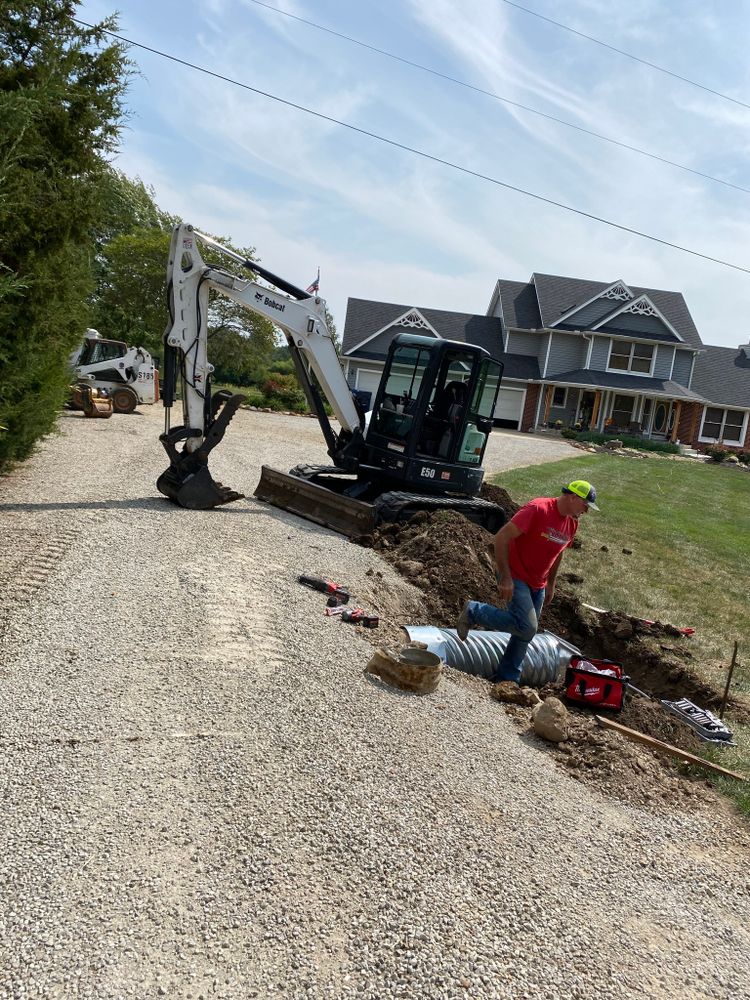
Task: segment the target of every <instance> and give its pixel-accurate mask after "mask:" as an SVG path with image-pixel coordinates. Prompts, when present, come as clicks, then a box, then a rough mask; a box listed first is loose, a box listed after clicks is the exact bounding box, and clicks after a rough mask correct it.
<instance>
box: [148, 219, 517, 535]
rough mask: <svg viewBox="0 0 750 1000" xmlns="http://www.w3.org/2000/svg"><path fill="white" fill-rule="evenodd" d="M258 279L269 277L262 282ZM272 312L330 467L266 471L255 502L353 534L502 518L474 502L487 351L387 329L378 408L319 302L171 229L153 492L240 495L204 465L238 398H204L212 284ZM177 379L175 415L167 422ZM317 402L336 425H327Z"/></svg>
mask: <svg viewBox="0 0 750 1000" xmlns="http://www.w3.org/2000/svg"><path fill="white" fill-rule="evenodd" d="M200 244H204V245H206V246H210V247H212V248H213V249H214V250H218V251H221V252H222V253H224V254H226V255H228V256H229V257H230V258H232V259H233V260H235V261H237V262H239V263H240V264H242V265H243V266H244V267H245V268H247V270H248V271H249V272H250V274H249V275H248V277H247V278H240V277H237V276H235V275H233V274H230V273H229V272H227V271H224V270H222V269H220V268H217V267H213V266H209V265H207V264H206V263H205V262H204V260H203V258H202V257H201V254H200V250H199V245H200ZM256 276H258V277H260V278H262V279H263V280H264V281H265V282H267V283H268V284H270V285H272V286H273V288H268V287H266V286H265V285H261V284H259V283H258V281H257V279H256ZM210 289H213V290H214V291H216V292H218V293H219V294H221V295H225V296H227V297H228V298H230V299H232V300H233V301H235V302H238V303H239V304H240V305H242V306H244V307H245V308H247V309H248V310H250V311H251V312H254V313H257V314H259V315H261V316H264V317H266V319H269V320H271V322H272V323H274V324H275V325H276V326H277V327H279V328H280V329H281V330H282V331H283V332H284V334H285V336H286V340H287V344H288V345H289V351H290V353H291V356H292V359H293V361H294V366H295V370H296V373H297V377H298V379H299V382H300V384H301V386H302V389H303V390H304V393H305V396H306V398H307V401H308V404H309V406H310V408H311V410H312V411H313V412H314V413H315V414H316V415H317V418H318V421H319V423H320V426H321V430H322V432H323V436H324V438H325V441H326V444H327V446H328V454H329V456H330V458H331V460H332V463H333V464H332V465H331V466H309V465H303V466H297V467H296V468H294V469H292V470H291V471H290V472H289V473H284V472H280V471H278V470H276V469H271V468H270V467H268V466H263V469H262V474H261V479H260V482H259V484H258V486H257V487H256V489H255V496H257V497H258V498H259V499H261V500H265V501H267V502H269V503H271V504H273V505H275V506H278V507H282V508H284V509H285V510H289V511H292V512H293V513H295V514H298V515H300V516H302V517H305V518H308V519H309V520H312V521H315V522H317V523H318V524H322V525H325V526H326V527H329V528H333V529H334V530H336V531H340V532H342V533H343V534H346V535H350V536H352V537H357V536H362V535H365V534H368V533H370V532H371V531H373V530H374V528H375V527H376V526H377V525H378V524H380V523H382V522H384V521H397V520H405V519H407V518H408V517H410V516H412V515H413V514H415V513H416V512H417V511H420V510H427V511H431V510H441V509H447V510H455V511H458V512H460V513H462V514H464V515H465V516H466V517H467V518H469V519H470V520H472V521H475V522H476V523H479V524H482V525H483V526H485V527H486V528H487V529H488V530H489V531H492V532H495V531H497V530H498V529H499V528H500V527H501V526H502V524H503V523H504V520H505V517H504V515H503V512H502V511H501V510H500V508H499V507H498V506H497V505H496V504H493V503H489V502H488V501H486V500H484V499H482V498H481V497H479V496H478V494H479V490H480V487H481V485H482V478H483V475H484V473H483V471H482V468H481V463H482V457H483V455H484V450H485V446H486V444H487V437H488V435H489V433H490V430H491V429H492V414H493V411H494V408H495V403H496V399H497V393H498V390H499V387H500V380H501V378H502V370H503V366H502V364H501V363H500V362H499V361H496V360H494V359H493V358H491V357H490V355H489V354H488V353H487V351H485V350H483V349H482V348H481V347H477V346H473V345H471V344H465V343H460V342H457V341H449V340H441V339H438V338H434V339H433V338H431V337H424V336H417V335H413V334H410V333H401V334H398V335H396V336H395V337H394V339H393V341H392V343H391V345H390V347H389V350H388V356H387V359H386V362H385V367H384V371H383V376H382V378H381V381H380V385H379V387H378V389H377V392H376V394H375V400H374V405H373V408H372V411H371V412H370V413H369V414H367V415H365V413H364V411H363V410H362V408H361V406H360V405H359V403H358V402H357V401H356V400H355V398H354V397H353V396H352V392H351V390H350V388H349V386H348V384H347V382H346V378H345V376H344V373H343V371H342V368H341V365H340V363H339V359H338V356H337V354H336V350H335V348H334V345H333V341H332V339H331V334H330V332H329V330H328V328H327V326H326V322H325V303H324V302H323V300H322V299H320V298H319V297H318V296H317V295H310V294H309V293H308V292H304V291H302V290H301V289H299V288H296V287H295V286H294V285H292V284H290V283H289V282H288V281H285V280H284V279H283V278H279V277H277V276H276V275H274V274H272V273H271V272H270V271H267V270H265V268H262V267H260V266H259V265H258V264H256V263H255V262H254V261H250V260H246V259H245V258H244V257H242V256H240V255H238V254H235V253H234V252H233V251H231V250H228V249H227V248H226V247H224V246H222V245H221V244H220V243H217V242H216V241H215V240H213V239H211V238H210V237H208V236H204V235H203V234H201V233H199V232H197V231H195V230H194V229H193V228H192V227H191V226H189V225H186V224H184V223H183V224H180V225H178V226H176V227H175V229H174V231H173V234H172V243H171V247H170V253H169V264H168V268H167V294H168V302H169V314H170V315H169V323H168V326H167V329H166V331H165V333H164V365H163V381H162V387H161V388H162V401H163V404H164V407H165V426H164V433H163V434H162V435H161V436H160V441H161V442H162V444H163V445H164V448H165V449H166V452H167V454H168V456H169V463H170V464H169V468H168V469H166V471H165V472H163V473H162V475H161V476H160V477H159V479H158V481H157V487H158V489H159V490H160V492H161V493H163V494H164V495H165V496H166V497H168V498H169V499H170V500H173V501H174V502H175V503H177V504H179V505H180V506H182V507H187V508H191V509H197V510H205V509H208V508H210V507H217V506H219V505H220V504H225V503H230V502H231V501H233V500H238V499H242V497H243V496H244V494H242V493H237V492H235V491H234V490H231V489H229V488H227V487H225V486H222V484H221V483H217V482H216V481H215V480H214V479H213V478H212V477H211V474H210V472H209V471H208V458H209V454H210V452H211V451H212V450H213V448H215V447H216V445H217V444H218V443H219V442H220V441H221V439H222V437H223V436H224V433H225V431H226V429H227V426H228V424H229V422H230V421H231V419H232V417H233V416H234V414H235V413H236V411H237V409H238V407H239V406H240V405H241V404H242V402H244V400H245V397H244V396H242V395H232V394H231V393H230V392H228V391H226V390H223V391H219V392H215V393H214V392H212V390H211V373H212V372H213V365H211V364H210V362H209V360H208V353H207V352H208V301H209V290H210ZM178 380H179V381H180V382H181V395H182V411H183V422H182V423H181V424H180V425H179V426H175V427H172V426H171V425H170V414H171V408H172V405H173V404H174V402H175V399H176V396H177V388H178ZM324 398H325V400H327V401H328V403H329V405H330V407H331V410H332V411H333V414H334V416H335V418H336V420H337V422H338V424H339V428H340V429H338V430H336V429H335V428H334V426H332V424H331V421H330V420H329V418H328V415H327V413H326V409H325V406H324Z"/></svg>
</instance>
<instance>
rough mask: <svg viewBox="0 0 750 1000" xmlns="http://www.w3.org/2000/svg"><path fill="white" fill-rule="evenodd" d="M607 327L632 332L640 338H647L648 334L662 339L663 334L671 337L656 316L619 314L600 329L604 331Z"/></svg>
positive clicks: (669, 332)
mask: <svg viewBox="0 0 750 1000" xmlns="http://www.w3.org/2000/svg"><path fill="white" fill-rule="evenodd" d="M608 326H612V327H613V328H614V329H615V330H632V331H633V333H639V334H640V335H641V336H642V337H647V336H648V335H649V334H650V333H653V334H655V335H656V336H658V337H664V335H665V334H668V335H669V336H672V333H671V331H670V330H669V329H668V328H667V327H666V326H664V324H663V323H662V321H661V320H660V319H658V318H657V317H656V316H636V315H635V314H634V313H620V315H619V316H615V318H614V319H613V320H612V323H611V324H607V325H606V326H603V327H601V329H602V330H606V329H607V327H608Z"/></svg>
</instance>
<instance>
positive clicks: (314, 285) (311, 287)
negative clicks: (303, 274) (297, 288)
mask: <svg viewBox="0 0 750 1000" xmlns="http://www.w3.org/2000/svg"><path fill="white" fill-rule="evenodd" d="M305 291H306V292H307V294H308V295H312V293H313V292H318V291H320V268H318V274H317V277H316V278H315V281H313V282H312V284H310V285H308V286H307V288H306V289H305Z"/></svg>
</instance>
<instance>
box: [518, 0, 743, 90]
mask: <svg viewBox="0 0 750 1000" xmlns="http://www.w3.org/2000/svg"><path fill="white" fill-rule="evenodd" d="M503 3H507V4H508V6H509V7H515V8H516V10H521V11H523V12H524V14H530V15H531V16H532V17H538V18H539V20H540V21H547V22H548V24H554V25H555V27H556V28H562V29H563V30H564V31H569V32H570V33H571V35H578V37H579V38H585V39H586V41H588V42H594V43H595V44H596V45H601V46H602V48H605V49H609V50H610V52H616V53H617V54H618V55H620V56H625V57H626V58H627V59H632V60H633V61H634V62H638V63H641V64H642V65H643V66H648V67H649V68H650V69H655V70H657V72H659V73H664V74H666V76H671V77H673V78H674V79H675V80H681V81H682V82H683V83H689V84H690V86H691V87H697V88H698V89H699V90H705V91H706V93H707V94H713V95H714V97H720V98H721V99H722V100H723V101H731V103H732V104H738V105H739V106H740V107H741V108H748V109H750V104H746V103H745V102H744V101H738V100H737V99H736V98H734V97H730V96H729V95H728V94H722V93H721V92H720V91H718V90H712V89H711V87H706V86H704V85H703V84H702V83H698V82H697V81H696V80H691V79H690V78H689V77H687V76H680V74H679V73H673V72H672V70H671V69H665V68H664V66H659V65H657V63H652V62H649V61H648V59H641V57H640V56H634V55H633V53H632V52H626V51H625V50H624V49H618V48H616V46H614V45H610V44H609V42H603V41H602V40H601V38H594V36H593V35H587V34H585V32H583V31H577V30H576V29H575V28H571V27H570V25H569V24H563V23H562V21H555V19H554V18H552V17H546V16H545V15H544V14H540V13H539V12H538V11H536V10H531V8H530V7H524V6H523V4H520V3H515V2H514V0H503Z"/></svg>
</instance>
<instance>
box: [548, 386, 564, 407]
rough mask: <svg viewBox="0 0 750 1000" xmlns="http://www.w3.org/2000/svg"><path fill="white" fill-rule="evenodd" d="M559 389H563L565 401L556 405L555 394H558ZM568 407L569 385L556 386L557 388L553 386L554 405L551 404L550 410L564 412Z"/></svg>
mask: <svg viewBox="0 0 750 1000" xmlns="http://www.w3.org/2000/svg"><path fill="white" fill-rule="evenodd" d="M558 389H562V391H563V401H562V403H556V402H555V393H556V392H557V390H558ZM567 405H568V387H567V385H556V386H553V389H552V403H551V404H550V409H553V408H554V409H555V410H564V409H565V407H566V406H567Z"/></svg>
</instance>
